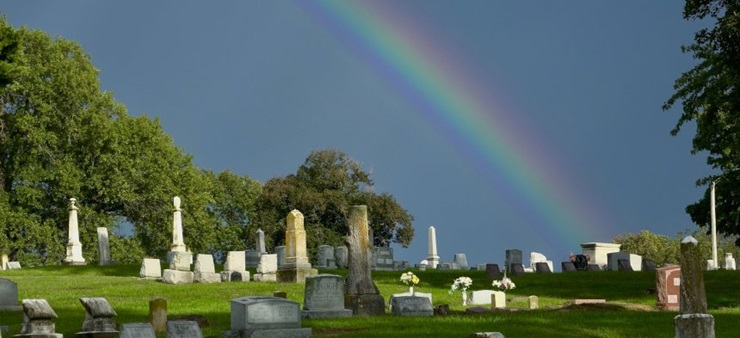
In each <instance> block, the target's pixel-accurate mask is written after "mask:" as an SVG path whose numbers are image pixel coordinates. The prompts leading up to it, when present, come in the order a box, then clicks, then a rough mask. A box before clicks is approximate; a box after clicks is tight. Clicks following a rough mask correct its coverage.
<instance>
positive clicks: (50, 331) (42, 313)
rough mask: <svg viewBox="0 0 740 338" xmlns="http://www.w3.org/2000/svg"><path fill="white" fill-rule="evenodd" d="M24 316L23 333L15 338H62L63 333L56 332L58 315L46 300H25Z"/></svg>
mask: <svg viewBox="0 0 740 338" xmlns="http://www.w3.org/2000/svg"><path fill="white" fill-rule="evenodd" d="M23 314H24V315H23V324H22V325H21V332H20V334H17V335H14V336H13V337H44V338H62V334H61V333H55V332H54V331H56V327H55V325H54V322H53V320H54V318H57V314H56V313H55V312H54V310H53V309H52V308H51V306H49V303H48V302H47V301H46V299H24V300H23Z"/></svg>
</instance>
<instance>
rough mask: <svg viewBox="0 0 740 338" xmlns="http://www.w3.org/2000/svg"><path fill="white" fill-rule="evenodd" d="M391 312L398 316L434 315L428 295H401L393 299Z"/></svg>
mask: <svg viewBox="0 0 740 338" xmlns="http://www.w3.org/2000/svg"><path fill="white" fill-rule="evenodd" d="M391 313H392V314H393V315H396V316H434V309H433V308H432V303H431V302H430V301H429V298H427V297H417V296H401V297H393V299H392V300H391Z"/></svg>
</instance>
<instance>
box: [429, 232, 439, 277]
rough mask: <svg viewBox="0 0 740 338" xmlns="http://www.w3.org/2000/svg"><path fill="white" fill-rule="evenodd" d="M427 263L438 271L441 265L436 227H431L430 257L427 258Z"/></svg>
mask: <svg viewBox="0 0 740 338" xmlns="http://www.w3.org/2000/svg"><path fill="white" fill-rule="evenodd" d="M427 262H428V263H429V265H428V266H429V267H430V268H432V269H436V268H437V265H438V264H439V256H438V255H437V231H436V230H435V229H434V226H433V225H432V226H430V227H429V256H427Z"/></svg>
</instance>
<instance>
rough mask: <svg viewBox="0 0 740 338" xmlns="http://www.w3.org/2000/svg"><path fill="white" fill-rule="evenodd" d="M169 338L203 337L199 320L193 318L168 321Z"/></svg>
mask: <svg viewBox="0 0 740 338" xmlns="http://www.w3.org/2000/svg"><path fill="white" fill-rule="evenodd" d="M167 338H203V333H202V332H200V327H199V326H198V322H196V321H193V320H169V321H167Z"/></svg>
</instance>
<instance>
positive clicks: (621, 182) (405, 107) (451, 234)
mask: <svg viewBox="0 0 740 338" xmlns="http://www.w3.org/2000/svg"><path fill="white" fill-rule="evenodd" d="M682 6H683V4H682V2H680V1H649V2H645V1H637V0H631V1H619V2H607V1H572V2H567V3H560V2H552V1H507V2H503V1H486V0H469V1H464V2H459V1H451V0H450V1H448V0H407V1H385V0H382V1H381V0H374V1H310V2H309V1H279V0H278V1H219V2H216V3H209V4H207V5H206V4H205V3H202V2H193V1H184V2H175V1H157V2H150V1H125V2H124V1H121V2H110V1H67V2H57V1H54V2H52V1H35V0H31V1H13V2H4V3H3V4H2V5H0V11H1V12H2V13H4V14H5V15H6V16H7V19H8V21H9V22H10V23H11V24H12V25H14V26H15V27H19V26H26V27H28V28H31V29H40V30H43V31H45V32H47V33H48V34H50V35H52V36H59V37H62V38H64V39H68V40H73V41H76V42H78V43H79V44H80V45H81V46H82V47H83V48H84V49H85V50H86V51H87V52H88V53H89V54H90V57H91V60H92V62H93V63H94V64H95V66H96V67H97V68H98V69H99V70H100V81H101V87H102V89H103V90H106V91H111V92H113V95H114V97H115V98H116V100H117V101H119V102H120V103H122V104H124V105H125V106H126V107H127V108H128V111H129V113H130V114H131V115H135V116H139V115H146V116H150V117H156V118H158V119H159V121H160V123H161V125H162V127H163V128H164V130H165V131H166V132H167V133H168V134H169V135H171V136H172V137H173V139H174V142H175V143H176V144H177V145H178V146H179V147H181V148H182V149H183V150H184V151H185V152H186V153H189V154H191V155H192V156H193V158H194V161H195V163H196V164H197V165H198V166H199V167H201V168H205V169H211V170H215V171H222V170H227V169H229V170H231V171H233V172H235V173H238V174H240V175H243V174H247V175H250V176H251V177H253V178H254V179H257V180H259V181H261V182H265V181H266V180H268V179H270V178H272V177H278V176H285V175H288V174H291V173H295V172H296V170H297V169H298V167H299V166H300V165H301V164H302V163H303V162H304V160H305V159H306V157H307V156H308V154H309V153H310V152H311V151H314V150H321V149H328V148H332V149H338V150H341V151H343V152H345V153H347V154H348V155H349V156H350V157H352V158H353V159H354V160H356V161H357V162H359V163H361V164H362V165H363V168H364V169H366V170H368V171H369V172H371V174H372V176H371V177H372V178H373V179H374V182H375V186H374V191H375V192H377V193H381V192H387V193H389V194H391V195H393V196H394V197H395V198H396V200H397V201H398V202H399V204H400V205H401V206H402V207H404V208H405V209H406V210H407V211H408V212H409V213H410V214H412V215H413V216H414V223H413V225H414V228H415V230H416V235H415V237H414V239H413V241H412V243H411V244H410V245H409V247H408V248H403V247H401V246H399V245H393V246H392V247H393V248H394V253H395V258H396V259H397V260H407V261H410V262H411V263H412V264H414V263H418V262H419V261H421V260H422V259H424V258H426V256H427V254H428V247H427V233H428V228H429V227H430V226H432V225H433V226H434V227H435V228H436V233H437V248H438V254H439V256H440V257H441V260H442V261H443V262H449V261H452V259H453V255H454V254H455V253H465V254H466V255H467V259H468V263H469V264H471V265H475V264H483V263H499V264H502V263H503V262H504V259H505V251H506V250H507V249H520V250H522V251H523V252H524V256H525V264H527V263H528V262H529V261H528V258H527V257H528V256H529V253H530V252H533V251H534V252H540V253H542V254H544V255H545V256H547V258H548V259H550V260H553V261H554V262H555V266H556V267H558V268H556V270H559V265H560V264H559V263H558V262H561V261H564V260H567V258H568V255H569V254H570V253H580V252H581V247H580V244H581V243H585V242H611V240H612V238H613V237H614V236H615V235H619V234H625V233H635V232H639V231H641V230H648V231H651V232H654V233H658V234H663V235H668V236H670V237H674V236H675V235H676V233H677V232H679V231H683V230H687V229H689V230H693V229H696V225H695V224H693V223H692V222H691V220H690V218H689V217H688V216H687V215H686V213H685V212H684V208H685V207H686V205H688V204H691V203H693V202H695V201H697V200H698V199H699V198H700V197H701V196H702V194H703V193H704V191H705V190H706V186H705V187H697V186H696V185H695V182H696V180H697V179H698V178H701V177H704V176H706V175H708V174H710V173H711V172H712V171H711V168H710V167H709V166H707V165H706V161H705V157H706V155H705V154H698V155H692V154H691V153H690V150H691V138H692V137H693V132H694V126H693V124H690V125H689V126H687V127H686V128H684V129H685V130H684V131H683V132H682V133H680V134H679V135H678V136H675V137H674V136H670V134H669V132H670V130H671V129H672V128H673V127H674V125H675V124H676V122H677V120H678V118H679V116H680V110H679V109H680V107H677V108H674V109H672V110H669V111H663V110H662V109H661V106H662V104H663V102H665V100H667V99H668V98H669V97H670V96H671V95H672V94H673V92H674V91H673V83H674V81H675V79H676V78H677V77H678V76H680V74H681V73H683V72H685V71H688V70H689V69H691V67H693V65H694V64H695V60H693V59H692V58H691V56H690V55H686V54H682V53H681V51H680V47H681V45H686V44H690V43H691V42H692V39H693V33H694V32H695V31H696V30H698V28H699V27H701V25H702V24H706V23H702V22H692V21H685V20H683V19H682ZM186 204H187V201H183V207H186ZM187 222H188V221H187V219H184V220H183V224H184V226H187ZM186 242H187V239H186Z"/></svg>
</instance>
